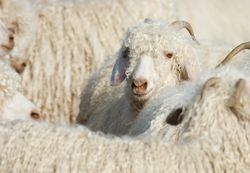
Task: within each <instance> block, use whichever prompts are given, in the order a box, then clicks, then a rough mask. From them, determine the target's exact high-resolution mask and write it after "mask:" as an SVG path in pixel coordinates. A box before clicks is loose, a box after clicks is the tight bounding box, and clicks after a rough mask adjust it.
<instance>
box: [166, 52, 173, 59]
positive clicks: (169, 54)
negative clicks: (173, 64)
mask: <svg viewBox="0 0 250 173" xmlns="http://www.w3.org/2000/svg"><path fill="white" fill-rule="evenodd" d="M165 57H166V58H167V59H171V58H172V57H173V53H165Z"/></svg>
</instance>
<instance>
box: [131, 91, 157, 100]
mask: <svg viewBox="0 0 250 173" xmlns="http://www.w3.org/2000/svg"><path fill="white" fill-rule="evenodd" d="M152 90H153V89H150V90H149V91H147V92H143V93H136V92H133V95H134V96H135V97H137V98H147V97H148V96H149V95H151V93H152Z"/></svg>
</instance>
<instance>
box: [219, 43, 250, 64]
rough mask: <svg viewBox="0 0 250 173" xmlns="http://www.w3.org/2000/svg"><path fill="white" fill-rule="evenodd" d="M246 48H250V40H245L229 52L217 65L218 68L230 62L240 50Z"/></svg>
mask: <svg viewBox="0 0 250 173" xmlns="http://www.w3.org/2000/svg"><path fill="white" fill-rule="evenodd" d="M244 49H250V41H248V42H245V43H241V44H240V45H238V46H237V47H235V48H234V49H233V50H232V51H231V52H229V54H228V55H227V56H226V58H224V60H223V61H221V63H219V64H218V65H217V66H216V68H218V67H220V66H222V65H225V64H226V63H228V62H229V61H230V60H231V59H232V58H233V57H234V56H235V55H237V54H238V53H239V52H240V51H242V50H244Z"/></svg>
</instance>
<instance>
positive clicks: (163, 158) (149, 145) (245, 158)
mask: <svg viewBox="0 0 250 173" xmlns="http://www.w3.org/2000/svg"><path fill="white" fill-rule="evenodd" d="M236 80H237V77H235V78H234V79H233V80H231V81H230V82H228V81H226V80H223V79H222V78H221V79H219V80H218V81H217V82H216V83H215V85H212V86H209V87H208V88H206V89H205V90H203V91H201V92H202V93H201V92H198V93H197V95H196V98H195V99H194V101H193V102H192V103H190V105H189V106H188V108H187V110H186V111H185V118H184V120H183V124H184V127H185V129H184V130H183V131H181V136H180V140H179V141H178V143H176V144H168V143H164V142H162V141H161V140H157V139H155V138H150V137H149V136H144V138H141V139H136V138H129V137H123V138H119V137H114V136H107V135H103V134H101V133H94V132H91V131H89V130H88V129H86V128H85V127H66V126H55V125H51V124H46V123H34V122H28V121H26V122H20V121H16V122H7V123H6V122H2V123H1V125H0V136H1V138H0V151H1V152H0V156H1V160H2V161H1V162H0V170H1V171H2V172H16V171H18V172H34V171H35V172H48V173H50V172H165V171H166V170H167V171H169V172H184V173H189V172H190V173H191V172H192V173H193V172H248V171H249V165H250V156H249V154H248V153H249V150H250V149H249V143H250V141H249V138H248V137H247V136H248V134H249V132H250V128H249V123H250V119H249V112H248V111H249V110H247V109H244V110H243V112H242V114H238V113H236V112H237V111H236V112H232V111H230V110H229V109H228V108H227V106H228V105H227V104H229V103H230V102H231V99H232V98H231V97H223V96H224V95H225V94H228V93H231V94H233V93H234V92H235V82H236ZM225 86H226V87H225ZM201 87H202V86H201ZM247 88H249V83H248V82H247ZM223 90H224V91H223ZM221 91H223V92H221ZM214 92H215V93H217V94H215V93H214ZM201 96H205V97H201ZM231 96H232V95H231ZM213 98H217V99H215V100H214V101H216V104H211V103H212V102H211V99H213ZM218 98H219V99H218ZM241 98H242V104H243V105H248V104H249V101H250V100H249V98H250V97H249V93H248V91H247V90H244V93H243V94H242V95H241ZM217 103H219V104H217ZM208 105H209V106H208ZM243 107H244V106H243ZM211 108H215V109H213V110H214V111H207V110H208V109H211ZM241 117H245V118H244V119H242V118H241ZM247 117H248V118H247ZM13 153H15V154H13Z"/></svg>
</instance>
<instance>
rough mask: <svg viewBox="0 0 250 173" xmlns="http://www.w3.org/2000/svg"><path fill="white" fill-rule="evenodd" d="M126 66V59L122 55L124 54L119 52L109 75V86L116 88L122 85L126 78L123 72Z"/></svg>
mask: <svg viewBox="0 0 250 173" xmlns="http://www.w3.org/2000/svg"><path fill="white" fill-rule="evenodd" d="M127 64H128V57H126V56H125V55H124V52H123V51H121V52H119V53H118V58H117V59H116V62H115V65H114V67H113V70H112V75H111V81H110V84H111V86H117V85H119V84H121V83H122V81H123V80H124V79H125V78H126V75H125V71H126V68H127Z"/></svg>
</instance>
